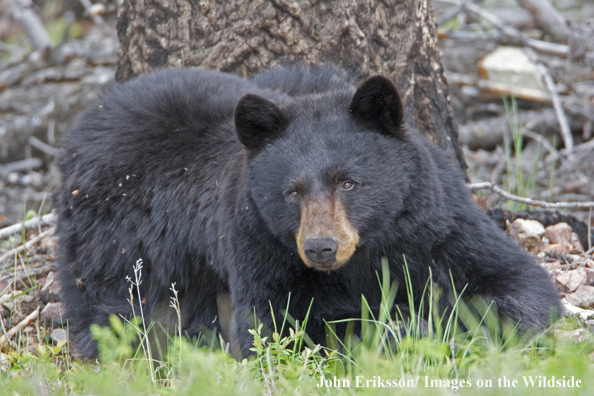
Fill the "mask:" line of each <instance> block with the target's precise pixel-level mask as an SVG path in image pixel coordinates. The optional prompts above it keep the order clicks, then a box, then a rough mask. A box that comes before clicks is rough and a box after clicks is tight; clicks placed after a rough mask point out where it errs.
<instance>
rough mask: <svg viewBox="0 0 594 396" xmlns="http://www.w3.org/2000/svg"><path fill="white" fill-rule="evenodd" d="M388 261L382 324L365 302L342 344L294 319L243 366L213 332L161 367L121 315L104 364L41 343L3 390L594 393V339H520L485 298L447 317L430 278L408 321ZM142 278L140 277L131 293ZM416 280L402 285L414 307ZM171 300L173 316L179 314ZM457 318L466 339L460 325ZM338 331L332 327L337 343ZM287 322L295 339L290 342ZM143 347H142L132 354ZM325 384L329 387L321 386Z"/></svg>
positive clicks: (106, 336)
mask: <svg viewBox="0 0 594 396" xmlns="http://www.w3.org/2000/svg"><path fill="white" fill-rule="evenodd" d="M382 264H383V274H381V275H378V282H380V285H381V287H382V303H381V308H380V310H379V316H378V317H377V318H376V317H374V316H373V314H372V312H371V311H370V310H369V309H367V308H366V300H365V299H364V298H363V307H364V308H363V309H362V313H361V318H358V319H353V320H350V321H347V325H348V329H349V330H347V334H346V336H345V337H344V339H338V338H337V337H334V341H331V342H329V345H332V346H333V347H328V348H326V347H321V346H319V345H313V344H311V341H310V340H308V338H307V336H306V332H307V324H306V321H305V322H304V323H303V324H299V323H298V322H295V321H294V320H292V319H291V318H290V316H289V315H288V314H286V315H285V320H284V321H283V323H275V324H274V329H273V333H272V336H270V337H269V338H267V337H264V336H263V335H262V325H259V326H258V327H257V328H256V329H254V330H252V331H251V334H252V336H253V340H254V341H253V347H252V351H253V353H254V355H253V356H252V357H250V358H249V359H244V360H243V361H241V362H237V361H235V360H234V359H233V358H231V357H230V356H229V354H227V353H224V352H223V351H224V349H225V345H224V343H223V342H222V341H221V340H220V338H217V336H216V335H215V336H214V337H213V336H212V335H207V336H205V339H207V340H210V341H209V342H207V344H208V345H207V346H199V345H204V342H201V341H204V339H203V340H197V341H193V342H191V341H189V340H187V339H186V338H183V337H181V334H179V333H176V334H174V335H172V336H171V338H170V340H169V346H168V349H167V354H166V357H165V358H164V359H163V360H157V359H156V358H154V357H153V355H151V354H150V352H149V351H150V349H149V347H147V345H148V337H146V335H147V334H148V333H149V332H150V325H146V324H144V325H143V318H142V317H140V316H139V317H137V318H136V319H134V318H133V319H132V320H130V321H122V320H121V319H120V318H118V317H116V316H113V317H112V318H111V327H106V328H101V327H98V326H93V328H92V334H93V336H94V337H95V338H96V339H97V340H98V344H99V350H100V358H99V360H98V361H97V362H80V361H77V360H73V359H72V358H71V356H70V354H69V352H68V345H67V344H66V345H58V346H46V345H43V343H42V342H40V343H38V344H37V345H36V350H35V351H33V352H26V351H24V350H20V351H19V350H12V351H10V352H9V353H8V354H7V355H6V356H5V360H4V362H3V365H2V374H1V375H0V394H1V395H4V394H6V395H11V396H14V395H63V394H68V395H74V394H76V395H83V394H88V395H126V396H131V395H157V394H158V395H284V394H292V395H313V394H328V395H344V394H354V393H357V394H363V395H366V394H369V395H383V394H386V395H387V394H399V395H400V394H402V395H451V394H456V393H458V394H464V395H587V394H591V392H592V389H594V368H593V367H592V362H591V361H590V359H589V358H588V355H589V354H590V353H592V351H593V349H594V344H593V343H592V341H589V340H586V341H582V342H581V343H560V342H558V341H556V340H555V339H554V338H553V337H552V336H551V335H550V334H545V335H542V334H539V335H533V336H532V337H531V338H530V337H528V336H523V337H520V336H519V335H518V333H517V332H516V327H515V326H514V325H513V324H509V323H502V322H500V321H499V319H498V317H497V315H496V314H495V313H494V312H493V307H492V306H490V305H489V304H487V303H486V302H485V301H483V300H480V299H474V300H471V301H467V302H463V301H462V299H460V298H459V296H458V299H457V301H455V309H454V315H452V316H453V318H452V319H450V317H449V316H445V315H441V316H440V315H439V313H438V311H437V309H435V302H436V301H437V300H438V298H439V295H440V292H439V290H437V289H436V288H435V286H434V285H433V284H432V283H431V282H428V283H427V285H426V288H425V291H424V293H423V299H424V300H425V301H427V302H428V304H425V305H422V306H424V307H425V308H423V309H420V310H415V309H414V308H415V306H414V305H411V306H410V307H409V309H410V319H406V320H404V315H402V314H401V313H398V312H397V313H394V311H393V310H392V309H391V307H392V305H393V302H394V299H395V296H396V290H397V287H398V285H397V284H395V283H392V282H390V278H389V274H388V265H387V262H386V261H384V262H383V263H382ZM405 273H407V271H406V268H405ZM139 280H140V274H138V278H136V279H135V280H134V282H132V287H135V286H134V283H135V282H138V281H139ZM409 282H410V280H409V281H408V282H407V284H406V285H404V286H405V287H407V294H408V296H409V299H410V300H411V301H413V300H414V297H415V296H413V295H412V289H411V288H410V287H409ZM173 290H175V288H174V287H172V291H173ZM173 296H174V297H173V298H172V307H173V308H172V309H175V307H176V306H177V307H178V308H177V309H179V305H178V303H177V299H176V298H175V293H173ZM423 310H427V312H423ZM455 317H457V318H459V319H460V321H461V322H462V323H464V325H465V327H466V328H467V329H468V330H467V331H461V330H460V329H459V328H458V326H457V322H458V321H457V320H455V319H454V318H455ZM423 318H426V319H423ZM356 322H360V324H361V329H362V333H361V336H360V337H359V336H357V335H356V334H354V332H353V331H352V329H353V327H354V324H355V323H356ZM336 324H337V323H330V324H329V329H330V330H329V337H330V339H332V335H333V333H332V330H331V329H332V326H333V325H336ZM351 325H352V326H351ZM287 326H289V327H291V328H290V331H289V333H288V334H287V335H285V336H281V334H283V332H282V329H283V328H285V327H287ZM579 327H583V323H582V321H580V320H575V321H567V320H566V321H564V322H561V323H560V324H557V325H556V328H557V329H561V330H562V329H565V330H568V329H569V330H570V329H574V328H579ZM591 338H592V337H591ZM134 340H136V344H138V345H139V346H138V347H136V348H135V349H134V348H133V347H132V346H131V345H132V342H133V341H134ZM143 345H144V346H143ZM552 376H555V380H557V379H559V380H561V381H563V380H565V381H566V383H567V381H568V380H569V379H571V378H572V377H573V380H574V383H575V381H577V380H580V381H581V384H580V385H581V387H579V388H578V387H573V388H570V387H554V388H552V387H544V386H540V387H539V386H538V381H539V380H541V382H542V377H546V380H548V381H551V378H552ZM563 377H565V378H563ZM531 380H532V381H534V384H535V385H534V386H532V385H531V383H530V381H531ZM322 381H323V383H324V384H326V383H327V384H330V385H331V386H330V387H327V386H322V387H319V385H320V384H321V383H322ZM514 381H515V382H514ZM526 381H527V383H528V385H526ZM545 382H546V381H545ZM336 384H338V385H340V386H335V385H336ZM388 385H390V386H389V387H388ZM506 385H509V386H508V387H506ZM514 385H515V386H514Z"/></svg>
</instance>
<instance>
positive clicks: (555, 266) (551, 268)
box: [541, 261, 561, 273]
mask: <svg viewBox="0 0 594 396" xmlns="http://www.w3.org/2000/svg"><path fill="white" fill-rule="evenodd" d="M541 266H542V267H543V268H545V269H546V270H547V271H549V272H551V273H554V271H555V270H558V269H560V268H561V263H560V262H558V261H551V262H549V263H542V264H541Z"/></svg>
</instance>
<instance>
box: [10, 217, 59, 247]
mask: <svg viewBox="0 0 594 396" xmlns="http://www.w3.org/2000/svg"><path fill="white" fill-rule="evenodd" d="M56 220H57V216H56V215H55V214H54V213H49V214H46V215H43V216H41V217H34V218H32V219H31V220H27V221H25V222H24V223H18V224H13V225H11V226H8V227H4V228H2V229H0V241H1V240H2V239H4V238H7V237H9V236H11V235H12V234H16V233H17V232H21V231H22V230H23V227H24V228H25V229H26V230H29V229H32V228H36V227H39V226H42V225H54V224H56Z"/></svg>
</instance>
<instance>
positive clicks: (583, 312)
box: [561, 297, 594, 319]
mask: <svg viewBox="0 0 594 396" xmlns="http://www.w3.org/2000/svg"><path fill="white" fill-rule="evenodd" d="M561 305H562V306H563V311H564V315H565V316H567V315H578V316H579V317H580V318H582V319H590V318H592V317H594V311H592V310H591V309H582V308H579V307H576V306H575V305H571V304H570V303H568V302H567V299H566V298H565V297H563V298H562V299H561Z"/></svg>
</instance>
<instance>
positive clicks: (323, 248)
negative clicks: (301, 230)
mask: <svg viewBox="0 0 594 396" xmlns="http://www.w3.org/2000/svg"><path fill="white" fill-rule="evenodd" d="M303 250H304V251H305V255H306V256H307V258H308V259H310V260H311V261H313V262H314V263H318V264H325V263H328V262H332V261H334V260H336V251H337V250H338V243H336V241H335V240H334V239H333V238H331V237H329V236H323V237H315V238H307V239H306V240H305V243H304V244H303Z"/></svg>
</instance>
